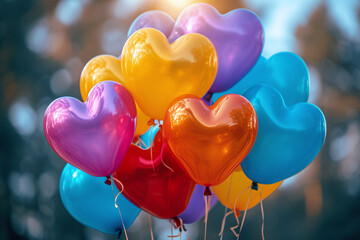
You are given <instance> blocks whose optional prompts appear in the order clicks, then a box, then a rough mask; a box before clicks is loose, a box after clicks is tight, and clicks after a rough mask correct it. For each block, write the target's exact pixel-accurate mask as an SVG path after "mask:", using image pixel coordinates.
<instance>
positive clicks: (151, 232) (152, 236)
mask: <svg viewBox="0 0 360 240" xmlns="http://www.w3.org/2000/svg"><path fill="white" fill-rule="evenodd" d="M148 217H149V226H150V234H151V240H154V233H153V230H152V224H151V216H150V214H149V213H148Z"/></svg>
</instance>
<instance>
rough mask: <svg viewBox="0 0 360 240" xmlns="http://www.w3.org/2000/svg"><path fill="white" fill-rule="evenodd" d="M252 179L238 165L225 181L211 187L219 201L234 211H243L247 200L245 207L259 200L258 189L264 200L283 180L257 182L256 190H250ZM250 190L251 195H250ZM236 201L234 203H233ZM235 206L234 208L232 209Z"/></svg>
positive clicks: (250, 206) (252, 205)
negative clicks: (267, 182)
mask: <svg viewBox="0 0 360 240" xmlns="http://www.w3.org/2000/svg"><path fill="white" fill-rule="evenodd" d="M252 182H253V181H252V180H250V179H249V178H248V177H246V175H245V174H244V172H243V171H242V169H241V166H239V167H238V168H237V169H236V171H234V172H233V173H231V175H230V176H229V177H228V178H227V179H226V180H225V182H223V183H221V184H219V185H217V186H213V187H212V188H211V189H212V190H213V191H214V193H215V195H216V196H217V197H218V199H219V201H220V202H221V203H222V204H223V205H224V206H226V207H228V208H229V209H232V210H233V211H234V210H235V211H234V212H238V211H244V210H245V209H246V204H247V202H248V200H249V197H250V200H249V204H248V207H247V209H250V208H252V207H254V206H256V205H257V204H258V203H259V202H260V191H261V198H262V200H264V199H265V198H267V197H268V196H269V195H270V194H271V193H273V192H274V191H275V190H276V189H277V188H278V187H279V186H280V185H281V183H282V182H283V181H281V182H277V183H273V184H258V190H257V191H255V190H252V189H251V186H252ZM250 191H252V192H251V196H250ZM235 202H236V204H235ZM234 206H235V209H234Z"/></svg>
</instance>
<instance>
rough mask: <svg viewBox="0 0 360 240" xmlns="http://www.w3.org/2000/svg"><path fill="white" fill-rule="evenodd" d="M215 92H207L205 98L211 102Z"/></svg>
mask: <svg viewBox="0 0 360 240" xmlns="http://www.w3.org/2000/svg"><path fill="white" fill-rule="evenodd" d="M213 94H214V93H212V92H208V93H206V94H205V96H204V99H205V100H206V101H208V102H210V100H211V98H212V96H213Z"/></svg>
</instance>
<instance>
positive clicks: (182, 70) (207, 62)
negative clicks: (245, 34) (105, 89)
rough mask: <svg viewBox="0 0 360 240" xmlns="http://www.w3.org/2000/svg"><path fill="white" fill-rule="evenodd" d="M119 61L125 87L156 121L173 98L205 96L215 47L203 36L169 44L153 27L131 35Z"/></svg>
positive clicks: (212, 72) (214, 65)
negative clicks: (187, 95)
mask: <svg viewBox="0 0 360 240" xmlns="http://www.w3.org/2000/svg"><path fill="white" fill-rule="evenodd" d="M121 58H122V61H121V67H122V73H123V76H124V79H125V83H124V84H125V86H126V88H127V89H128V90H129V91H130V92H131V94H132V95H133V97H134V99H135V101H136V102H137V103H138V104H139V107H140V108H141V109H142V110H143V111H144V113H145V114H147V115H148V116H150V117H152V118H154V119H158V120H161V119H163V118H164V116H165V112H166V110H167V108H168V106H169V104H170V103H171V102H172V100H174V99H175V98H176V97H179V96H181V95H184V94H193V95H196V96H198V97H202V96H204V95H205V93H206V92H207V91H208V90H209V88H210V87H211V85H212V83H213V82H214V79H215V76H216V72H217V66H218V61H217V55H216V50H215V47H214V46H213V44H212V43H211V41H210V40H209V39H207V38H206V37H205V36H203V35H201V34H197V33H190V34H185V35H183V36H181V37H180V38H178V39H177V40H176V41H175V42H174V43H172V44H169V42H168V40H167V38H166V36H165V35H163V34H162V33H161V32H160V31H158V30H156V29H152V28H144V29H140V30H138V31H136V32H135V33H134V34H133V35H131V36H130V37H129V39H128V40H127V42H126V43H125V46H124V48H123V52H122V57H121Z"/></svg>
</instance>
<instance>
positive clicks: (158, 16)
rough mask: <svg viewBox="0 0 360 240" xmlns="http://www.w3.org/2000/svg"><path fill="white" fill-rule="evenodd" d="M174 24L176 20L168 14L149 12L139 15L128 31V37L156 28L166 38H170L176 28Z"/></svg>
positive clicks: (156, 11) (155, 11)
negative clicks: (143, 30)
mask: <svg viewBox="0 0 360 240" xmlns="http://www.w3.org/2000/svg"><path fill="white" fill-rule="evenodd" d="M174 23H175V21H174V19H172V17H170V16H169V15H168V14H167V13H164V12H162V11H158V10H153V11H147V12H144V13H143V14H141V15H139V16H138V17H137V18H136V19H135V20H134V22H133V23H132V24H131V26H130V28H129V31H128V37H130V36H131V35H132V34H133V33H134V32H136V31H137V30H139V29H142V28H155V29H157V30H159V31H160V32H162V33H163V34H164V35H165V36H166V37H169V36H170V34H171V31H172V29H173V27H174Z"/></svg>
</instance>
